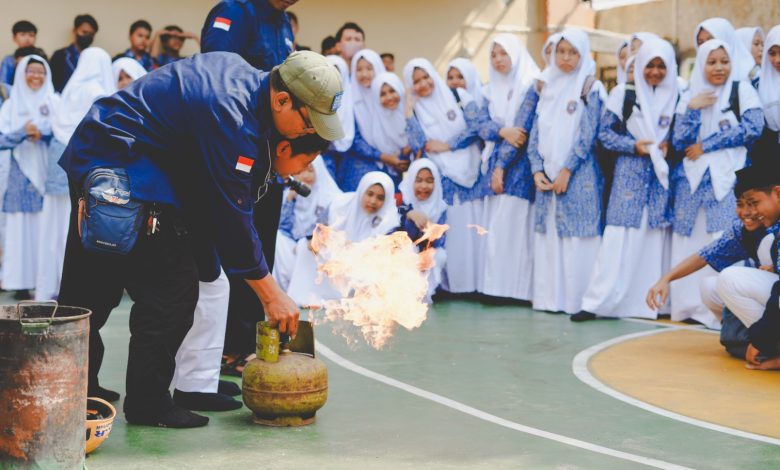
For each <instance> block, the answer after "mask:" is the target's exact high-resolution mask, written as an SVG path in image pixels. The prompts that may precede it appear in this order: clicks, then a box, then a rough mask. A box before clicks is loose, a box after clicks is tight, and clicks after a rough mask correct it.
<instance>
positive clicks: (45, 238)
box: [35, 194, 70, 301]
mask: <svg viewBox="0 0 780 470" xmlns="http://www.w3.org/2000/svg"><path fill="white" fill-rule="evenodd" d="M69 224H70V196H68V195H67V194H65V195H62V196H52V195H49V194H47V195H46V196H44V197H43V210H42V211H41V232H40V236H39V237H38V244H39V245H38V269H37V273H36V280H35V300H38V301H44V300H53V299H56V298H57V296H58V295H59V293H60V280H61V279H62V263H63V261H64V260H65V242H66V241H67V238H68V225H69Z"/></svg>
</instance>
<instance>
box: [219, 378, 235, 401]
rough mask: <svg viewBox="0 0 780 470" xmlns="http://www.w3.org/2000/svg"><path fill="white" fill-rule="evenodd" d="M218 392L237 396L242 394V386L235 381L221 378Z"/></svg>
mask: <svg viewBox="0 0 780 470" xmlns="http://www.w3.org/2000/svg"><path fill="white" fill-rule="evenodd" d="M217 392H219V393H224V394H225V395H230V396H231V397H237V396H239V395H241V387H239V386H238V384H237V383H235V382H231V381H229V380H220V381H219V387H218V388H217Z"/></svg>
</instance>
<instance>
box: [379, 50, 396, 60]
mask: <svg viewBox="0 0 780 470" xmlns="http://www.w3.org/2000/svg"><path fill="white" fill-rule="evenodd" d="M379 57H381V58H382V59H384V58H385V57H389V58H390V60H392V61H393V62H395V56H394V55H393V53H392V52H383V53H381V54H379Z"/></svg>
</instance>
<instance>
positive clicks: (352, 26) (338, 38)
mask: <svg viewBox="0 0 780 470" xmlns="http://www.w3.org/2000/svg"><path fill="white" fill-rule="evenodd" d="M347 29H352V30H355V31H357V32H358V33H360V34H362V35H363V40H364V41H365V40H366V32H365V31H363V28H361V27H360V26H358V24H357V23H353V22H352V21H348V22H346V23H344V25H342V26H341V28H339V30H338V31H337V32H336V42H341V36H343V35H344V31H345V30H347Z"/></svg>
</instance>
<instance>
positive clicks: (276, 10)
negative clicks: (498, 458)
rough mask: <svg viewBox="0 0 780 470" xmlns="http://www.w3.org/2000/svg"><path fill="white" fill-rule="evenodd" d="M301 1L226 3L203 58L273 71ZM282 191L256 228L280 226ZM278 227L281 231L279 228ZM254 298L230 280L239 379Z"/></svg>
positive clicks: (258, 312) (264, 235)
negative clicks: (233, 57) (291, 13)
mask: <svg viewBox="0 0 780 470" xmlns="http://www.w3.org/2000/svg"><path fill="white" fill-rule="evenodd" d="M297 1H298V0H223V1H221V2H219V3H218V4H217V5H216V6H214V8H212V10H211V11H210V12H209V15H208V16H207V17H206V22H205V23H204V25H203V30H202V31H201V38H202V39H201V52H215V51H225V52H235V53H236V54H239V55H240V56H241V57H243V58H244V60H246V61H247V62H249V63H250V64H251V65H252V66H254V67H256V68H258V69H260V70H271V68H273V67H275V66H277V65H279V64H281V63H282V62H284V60H285V59H286V58H287V56H288V55H290V54H291V53H292V52H293V47H294V46H293V44H294V37H293V32H292V27H291V25H290V19H289V18H288V17H287V15H286V14H285V10H287V9H288V8H289V7H291V6H292V5H294V4H295V3H297ZM282 191H283V188H282V185H281V184H278V182H277V184H271V185H269V187H268V192H267V194H266V196H265V197H264V198H263V199H262V200H261V201H259V202H258V204H256V205H255V208H254V211H255V218H256V220H257V224H265V226H266V227H268V225H267V224H268V223H269V221H271V220H274V221H278V220H279V216H280V214H281V210H282ZM257 224H256V225H257ZM277 226H278V225H277ZM258 232H259V233H260V237H261V240H262V242H263V250H264V254H265V258H266V261H267V262H268V266H269V268H270V269H273V264H274V247H275V246H276V233H277V232H276V230H268V229H267V230H264V231H263V230H258ZM262 315H263V312H262V309H261V308H260V307H259V306H258V304H257V298H256V297H255V295H254V294H253V293H252V292H251V291H250V290H249V289H248V288H247V287H246V285H244V283H242V282H240V281H236V279H235V278H231V279H230V305H229V308H228V322H227V328H226V334H225V347H224V354H225V355H228V356H232V358H231V362H232V367H231V369H232V370H233V371H234V372H235V373H236V374H237V375H240V373H241V370H240V369H241V367H242V366H243V364H245V363H246V358H247V356H251V355H252V354H254V351H255V324H256V323H257V322H258V321H260V320H261V319H262Z"/></svg>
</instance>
